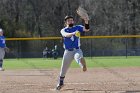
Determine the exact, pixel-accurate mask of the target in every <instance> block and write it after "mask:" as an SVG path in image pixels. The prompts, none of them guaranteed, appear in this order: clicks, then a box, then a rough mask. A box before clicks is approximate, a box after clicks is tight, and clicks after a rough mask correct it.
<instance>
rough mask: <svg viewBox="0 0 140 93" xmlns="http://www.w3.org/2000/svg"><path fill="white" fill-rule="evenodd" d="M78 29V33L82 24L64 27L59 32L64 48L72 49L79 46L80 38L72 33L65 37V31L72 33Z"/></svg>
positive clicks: (81, 29)
mask: <svg viewBox="0 0 140 93" xmlns="http://www.w3.org/2000/svg"><path fill="white" fill-rule="evenodd" d="M76 31H79V32H80V33H81V32H83V26H82V25H76V26H73V27H71V28H68V27H65V28H63V29H62V30H61V34H62V36H63V39H64V48H65V49H72V48H77V47H80V38H79V37H76V36H75V35H73V36H72V37H65V33H72V32H76Z"/></svg>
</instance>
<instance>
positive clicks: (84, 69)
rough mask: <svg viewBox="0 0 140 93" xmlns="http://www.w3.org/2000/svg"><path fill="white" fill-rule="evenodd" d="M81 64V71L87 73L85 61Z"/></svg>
mask: <svg viewBox="0 0 140 93" xmlns="http://www.w3.org/2000/svg"><path fill="white" fill-rule="evenodd" d="M81 64H82V66H83V67H82V68H83V71H84V72H85V71H87V66H86V62H85V61H81Z"/></svg>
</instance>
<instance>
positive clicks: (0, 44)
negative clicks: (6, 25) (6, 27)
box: [0, 29, 6, 71]
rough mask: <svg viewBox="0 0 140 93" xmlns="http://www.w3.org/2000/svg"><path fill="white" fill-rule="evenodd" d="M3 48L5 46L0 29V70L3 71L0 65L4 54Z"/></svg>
mask: <svg viewBox="0 0 140 93" xmlns="http://www.w3.org/2000/svg"><path fill="white" fill-rule="evenodd" d="M5 48H6V44H5V37H4V36H3V30H2V29H0V71H4V69H3V68H2V65H3V58H4V56H5Z"/></svg>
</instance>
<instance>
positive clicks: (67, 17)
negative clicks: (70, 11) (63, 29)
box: [65, 16, 73, 21]
mask: <svg viewBox="0 0 140 93" xmlns="http://www.w3.org/2000/svg"><path fill="white" fill-rule="evenodd" d="M69 18H73V16H66V17H65V21H66V20H67V19H69Z"/></svg>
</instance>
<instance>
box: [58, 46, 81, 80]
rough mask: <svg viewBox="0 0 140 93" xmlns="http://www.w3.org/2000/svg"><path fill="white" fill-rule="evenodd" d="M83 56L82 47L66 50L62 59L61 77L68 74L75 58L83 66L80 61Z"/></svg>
mask: <svg viewBox="0 0 140 93" xmlns="http://www.w3.org/2000/svg"><path fill="white" fill-rule="evenodd" d="M81 58H83V52H82V50H81V49H74V50H73V51H68V50H65V51H64V55H63V59H62V65H61V71H60V77H64V76H65V75H66V72H67V70H68V68H69V66H70V64H71V62H72V60H73V59H75V61H76V62H77V63H78V64H79V65H80V66H81V67H82V64H81V63H80V59H81Z"/></svg>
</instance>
